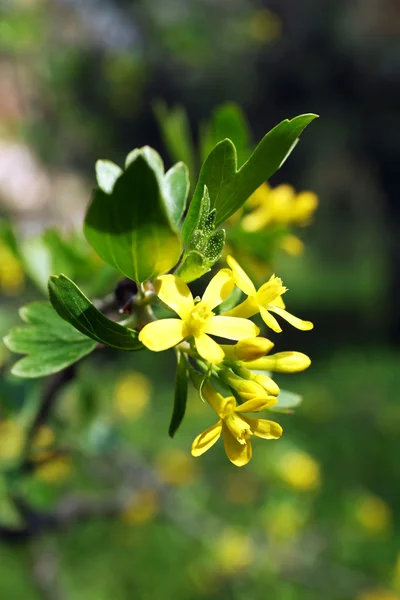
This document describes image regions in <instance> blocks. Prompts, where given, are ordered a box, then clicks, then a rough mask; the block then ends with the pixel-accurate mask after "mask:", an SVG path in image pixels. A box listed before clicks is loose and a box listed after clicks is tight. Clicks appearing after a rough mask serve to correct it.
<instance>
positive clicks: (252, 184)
mask: <svg viewBox="0 0 400 600" xmlns="http://www.w3.org/2000/svg"><path fill="white" fill-rule="evenodd" d="M315 118H316V115H313V114H307V115H300V116H298V117H295V118H294V119H291V120H288V119H286V120H285V121H282V123H280V124H279V125H277V126H276V127H274V129H272V130H271V131H270V132H269V133H267V134H266V135H265V136H264V138H263V139H262V140H261V142H260V143H259V144H258V146H257V147H256V149H255V150H254V152H253V153H252V154H251V156H250V158H249V159H248V161H247V162H246V163H245V164H244V165H243V166H242V167H241V168H240V169H239V170H237V156H236V149H235V145H234V144H233V143H232V142H231V141H230V140H228V139H226V140H223V141H222V142H219V143H218V144H217V145H216V146H215V148H214V149H213V150H212V152H211V153H210V154H209V155H208V157H207V159H206V160H205V162H204V164H203V166H202V169H201V172H200V177H199V180H198V182H197V186H196V189H195V192H194V196H193V200H192V202H191V204H190V208H189V212H188V214H187V217H186V219H185V222H184V225H183V229H182V234H183V239H184V241H185V243H187V242H188V241H189V240H190V237H191V235H192V233H193V231H194V229H195V228H196V223H197V220H198V215H199V211H200V207H201V202H202V197H203V191H204V186H205V185H206V186H207V188H208V191H209V194H210V199H211V208H216V209H217V216H216V222H215V225H216V226H218V225H220V224H221V223H223V222H224V221H226V219H228V218H229V217H230V216H231V215H232V214H233V213H234V212H236V211H237V210H238V209H239V208H240V207H241V206H242V205H243V204H244V202H245V201H246V200H247V198H248V197H249V196H250V195H251V194H252V193H253V192H254V191H255V190H256V189H257V188H258V187H259V186H260V185H261V184H262V183H263V182H264V181H266V180H267V179H269V178H270V177H271V175H273V174H274V173H275V171H277V170H278V169H279V168H280V167H281V165H282V164H283V162H284V161H285V160H286V158H287V157H288V156H289V154H290V152H291V151H292V149H293V148H294V146H295V144H296V142H297V140H298V137H299V135H300V134H301V132H302V131H303V129H304V128H305V127H306V126H307V125H308V124H309V123H310V122H311V121H313V120H314V119H315Z"/></svg>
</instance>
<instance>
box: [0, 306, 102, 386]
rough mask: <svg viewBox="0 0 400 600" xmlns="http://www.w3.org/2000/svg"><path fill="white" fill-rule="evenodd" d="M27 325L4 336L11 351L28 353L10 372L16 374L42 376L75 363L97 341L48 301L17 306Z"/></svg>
mask: <svg viewBox="0 0 400 600" xmlns="http://www.w3.org/2000/svg"><path fill="white" fill-rule="evenodd" d="M20 316H21V319H22V320H23V321H25V323H26V325H22V326H19V327H14V328H13V329H11V331H10V333H9V334H8V335H7V336H6V337H5V338H4V343H5V345H6V346H7V348H9V349H10V350H11V351H12V352H16V353H17V354H27V355H28V356H26V357H25V358H22V359H21V360H19V361H18V362H17V363H15V365H14V366H13V368H12V369H11V372H12V373H13V374H14V375H17V376H18V377H28V378H34V377H45V376H46V375H52V374H53V373H57V372H58V371H61V370H62V369H65V368H66V367H68V366H70V365H72V364H73V363H75V362H77V361H78V360H80V359H81V358H83V357H84V356H86V355H87V354H89V353H90V352H92V351H93V350H94V349H95V347H96V343H95V342H93V341H92V340H90V339H88V338H87V337H86V336H84V335H82V334H81V333H79V332H78V331H76V329H74V328H73V327H72V326H71V325H69V324H68V323H66V322H65V321H63V319H61V318H60V317H59V316H58V315H57V313H56V312H55V310H54V309H53V308H52V307H51V306H50V304H48V303H45V302H34V303H32V304H28V305H27V306H24V307H22V308H21V309H20Z"/></svg>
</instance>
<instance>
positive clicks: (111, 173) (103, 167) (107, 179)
mask: <svg viewBox="0 0 400 600" xmlns="http://www.w3.org/2000/svg"><path fill="white" fill-rule="evenodd" d="M122 173H123V171H122V169H121V167H119V166H118V165H116V164H115V163H113V162H112V161H111V160H98V161H97V162H96V179H97V183H98V184H99V188H100V189H101V190H103V192H105V193H106V194H111V192H112V191H113V188H114V185H115V182H116V181H117V179H118V177H120V175H122Z"/></svg>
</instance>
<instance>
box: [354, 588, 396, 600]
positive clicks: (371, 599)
mask: <svg viewBox="0 0 400 600" xmlns="http://www.w3.org/2000/svg"><path fill="white" fill-rule="evenodd" d="M357 600H400V597H399V596H398V595H397V594H394V593H393V592H389V591H388V590H384V589H373V590H367V591H365V592H363V593H362V594H361V595H360V596H357Z"/></svg>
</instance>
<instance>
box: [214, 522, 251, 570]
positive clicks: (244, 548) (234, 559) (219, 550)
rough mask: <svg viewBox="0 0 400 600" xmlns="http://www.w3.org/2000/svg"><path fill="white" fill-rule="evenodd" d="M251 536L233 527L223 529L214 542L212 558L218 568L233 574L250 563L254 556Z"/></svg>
mask: <svg viewBox="0 0 400 600" xmlns="http://www.w3.org/2000/svg"><path fill="white" fill-rule="evenodd" d="M254 550H255V549H254V543H253V542H252V540H251V538H250V537H249V536H247V535H245V534H243V533H241V532H240V531H237V530H235V529H230V528H229V529H225V531H224V532H223V533H222V535H221V536H220V537H219V538H217V540H216V542H215V544H214V558H215V561H216V562H217V564H218V567H219V570H220V571H222V572H223V573H224V574H226V575H233V574H234V573H237V571H240V570H242V569H245V568H246V567H248V566H249V565H251V563H252V561H253V558H254Z"/></svg>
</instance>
